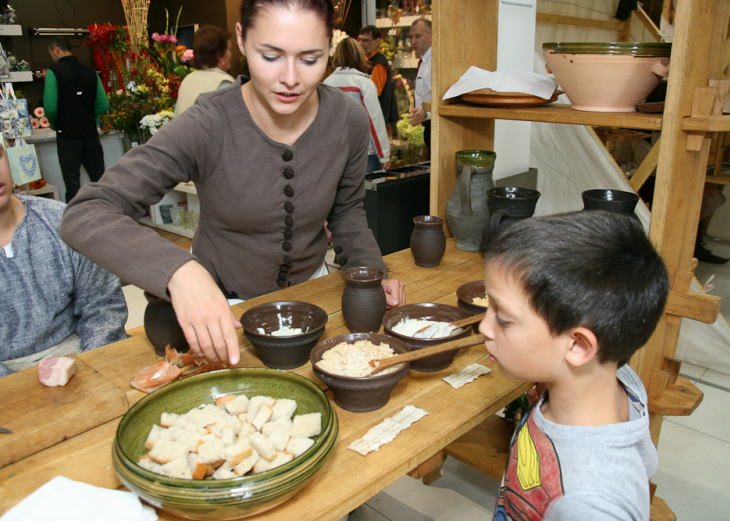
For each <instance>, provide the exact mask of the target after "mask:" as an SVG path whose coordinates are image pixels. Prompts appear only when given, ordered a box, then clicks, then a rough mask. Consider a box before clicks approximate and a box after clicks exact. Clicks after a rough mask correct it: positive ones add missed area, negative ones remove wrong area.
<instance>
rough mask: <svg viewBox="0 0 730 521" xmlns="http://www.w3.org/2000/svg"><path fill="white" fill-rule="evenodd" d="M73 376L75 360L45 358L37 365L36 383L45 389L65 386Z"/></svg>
mask: <svg viewBox="0 0 730 521" xmlns="http://www.w3.org/2000/svg"><path fill="white" fill-rule="evenodd" d="M75 374H76V360H74V359H73V358H67V357H65V356H62V357H60V358H55V357H54V358H46V359H45V360H41V362H40V363H39V364H38V381H39V382H40V383H42V384H43V385H45V386H47V387H58V386H63V385H66V384H67V383H68V381H69V380H70V379H71V377H72V376H73V375H75Z"/></svg>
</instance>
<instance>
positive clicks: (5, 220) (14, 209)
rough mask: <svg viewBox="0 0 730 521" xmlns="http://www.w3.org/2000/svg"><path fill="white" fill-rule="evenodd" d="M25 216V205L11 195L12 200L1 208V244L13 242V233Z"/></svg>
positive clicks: (5, 244)
mask: <svg viewBox="0 0 730 521" xmlns="http://www.w3.org/2000/svg"><path fill="white" fill-rule="evenodd" d="M23 217H25V205H24V204H23V202H22V201H21V200H20V199H18V198H17V197H15V196H14V195H11V196H10V202H9V204H8V205H7V206H5V208H2V209H0V246H2V247H4V246H7V245H8V244H10V243H11V242H13V235H14V234H15V230H16V228H17V227H18V225H19V224H20V221H22V220H23Z"/></svg>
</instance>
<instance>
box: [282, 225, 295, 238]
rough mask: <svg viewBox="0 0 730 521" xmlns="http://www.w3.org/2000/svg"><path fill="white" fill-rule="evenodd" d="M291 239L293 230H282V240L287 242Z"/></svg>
mask: <svg viewBox="0 0 730 521" xmlns="http://www.w3.org/2000/svg"><path fill="white" fill-rule="evenodd" d="M292 237H294V230H292V229H291V228H287V229H286V230H284V238H285V239H286V240H287V241H288V240H289V239H291V238H292Z"/></svg>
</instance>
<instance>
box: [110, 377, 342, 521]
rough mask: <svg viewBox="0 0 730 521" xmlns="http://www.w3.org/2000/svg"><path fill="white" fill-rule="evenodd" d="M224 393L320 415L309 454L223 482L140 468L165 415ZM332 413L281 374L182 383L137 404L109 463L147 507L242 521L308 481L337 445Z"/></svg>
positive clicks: (312, 389) (312, 390) (299, 380)
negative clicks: (287, 402) (291, 404)
mask: <svg viewBox="0 0 730 521" xmlns="http://www.w3.org/2000/svg"><path fill="white" fill-rule="evenodd" d="M223 394H245V395H246V396H248V397H249V398H250V397H252V396H256V395H266V396H272V397H274V398H289V399H293V400H296V402H297V410H296V411H295V413H294V414H295V415H298V414H308V413H312V412H319V413H321V414H322V433H321V434H320V435H319V436H317V437H316V438H314V440H315V443H314V446H312V447H311V448H310V449H309V450H308V451H307V452H305V453H304V454H302V455H301V456H299V457H298V458H295V459H294V460H292V461H291V462H289V463H287V464H286V465H282V466H281V467H278V468H275V469H272V470H269V471H266V472H262V473H260V474H254V475H252V476H242V477H240V478H234V479H227V480H213V479H205V480H187V479H176V478H168V477H166V476H161V475H159V474H155V473H154V472H150V471H147V470H145V469H143V468H142V467H140V466H138V465H137V463H136V462H137V461H139V457H140V456H141V455H142V454H144V453H145V452H146V449H145V448H144V443H145V441H146V439H147V435H148V434H149V431H150V429H151V428H152V425H153V424H154V423H158V422H159V420H160V415H161V414H162V413H163V412H171V413H178V414H182V413H185V412H187V411H189V410H190V409H192V408H193V407H197V406H198V405H200V404H207V403H213V402H214V401H215V398H216V397H218V396H220V395H223ZM338 430H339V425H338V422H337V415H336V414H335V411H334V410H333V408H332V405H331V404H330V401H329V399H328V398H327V396H326V395H325V394H324V392H322V390H321V389H320V388H319V387H318V386H317V385H316V384H314V383H313V382H311V381H310V380H307V379H306V378H304V377H301V376H299V375H296V374H293V373H289V372H286V371H276V370H273V369H259V368H240V369H239V368H235V369H224V370H221V371H212V372H209V373H203V374H199V375H196V376H192V377H189V378H184V379H182V380H178V381H177V382H173V383H171V384H168V385H166V386H165V387H163V388H161V389H159V390H157V391H155V392H153V393H152V394H150V395H148V396H146V397H145V398H143V399H142V400H140V401H139V402H138V403H136V404H135V405H134V406H133V407H132V408H131V409H130V410H129V411H127V414H125V415H124V417H123V418H122V421H121V422H120V423H119V427H118V428H117V435H116V438H115V440H114V445H113V447H112V461H113V464H114V469H115V470H116V472H117V475H118V476H119V478H120V479H121V481H122V483H124V485H126V486H127V487H128V488H129V489H131V490H133V491H134V492H135V493H137V494H138V495H139V496H140V497H141V498H142V499H144V500H145V501H147V502H148V503H150V504H151V505H153V506H155V507H157V508H161V509H163V510H166V511H168V512H170V513H172V514H175V515H178V516H182V517H187V518H192V519H217V520H221V519H239V518H242V517H246V516H250V515H253V514H257V513H260V512H263V511H265V510H268V509H270V508H273V507H275V506H276V505H278V504H280V503H282V502H284V501H286V500H287V499H289V498H290V497H292V496H293V495H294V494H296V493H297V492H298V490H299V489H300V488H301V487H302V486H303V485H304V484H305V483H306V482H307V481H309V480H310V479H311V478H312V477H313V476H314V474H315V473H316V472H317V471H318V470H319V469H320V468H321V467H322V465H323V464H324V463H325V461H326V460H327V458H328V457H329V456H330V455H331V454H332V452H333V450H334V447H335V445H336V443H337V433H338Z"/></svg>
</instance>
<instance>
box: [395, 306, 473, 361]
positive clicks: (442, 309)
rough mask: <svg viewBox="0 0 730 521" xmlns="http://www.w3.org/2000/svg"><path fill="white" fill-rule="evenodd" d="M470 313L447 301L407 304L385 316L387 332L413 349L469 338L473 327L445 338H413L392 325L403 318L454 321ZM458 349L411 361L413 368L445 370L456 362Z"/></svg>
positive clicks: (467, 316)
mask: <svg viewBox="0 0 730 521" xmlns="http://www.w3.org/2000/svg"><path fill="white" fill-rule="evenodd" d="M470 316H471V315H470V314H469V313H467V312H466V311H464V310H463V309H459V308H457V307H454V306H448V305H446V304H429V303H424V304H406V305H405V306H400V307H397V308H394V309H391V310H390V311H388V312H387V313H386V314H385V317H384V318H383V327H384V328H385V332H386V333H387V334H388V335H390V336H392V337H395V338H397V339H398V340H402V341H403V342H405V343H406V344H407V345H408V347H410V348H411V351H415V350H417V349H423V348H424V347H431V346H435V345H437V344H443V343H444V342H449V341H451V340H456V339H458V338H464V337H467V336H469V335H471V328H468V327H467V328H464V330H463V331H462V332H461V333H458V334H455V335H451V336H447V337H443V338H413V337H410V336H405V335H399V334H398V333H394V332H393V327H395V326H396V325H397V324H398V322H400V321H401V320H403V319H404V318H415V319H423V320H433V321H436V322H454V321H456V320H461V319H462V318H469V317H470ZM458 351H459V350H458V349H454V350H453V351H447V352H445V353H441V354H438V355H435V356H431V357H429V358H424V359H423V360H416V361H415V362H411V369H414V370H416V371H426V372H430V371H440V370H442V369H446V368H447V367H449V366H450V365H451V362H453V361H454V357H455V356H456V353H457V352H458Z"/></svg>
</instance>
